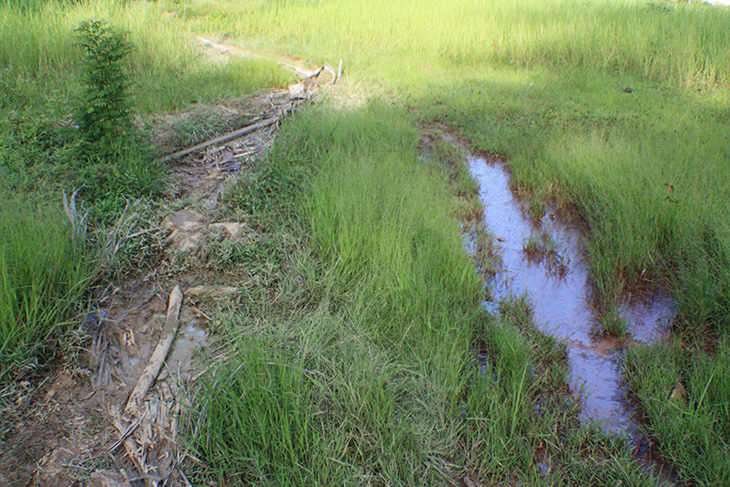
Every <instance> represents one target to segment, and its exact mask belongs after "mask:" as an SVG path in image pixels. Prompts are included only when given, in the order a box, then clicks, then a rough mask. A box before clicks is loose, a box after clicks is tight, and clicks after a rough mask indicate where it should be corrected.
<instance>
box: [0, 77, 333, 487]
mask: <svg viewBox="0 0 730 487" xmlns="http://www.w3.org/2000/svg"><path fill="white" fill-rule="evenodd" d="M303 73H304V74H302V73H299V72H298V74H299V75H301V76H304V75H306V76H304V79H301V81H299V82H297V83H295V84H292V85H290V86H289V87H288V88H287V89H276V90H270V91H267V92H263V93H258V94H256V95H253V96H249V97H247V98H245V99H244V100H243V101H241V100H237V101H236V103H237V104H238V105H240V106H237V107H221V108H222V109H224V110H225V112H226V113H227V114H229V115H230V113H231V112H236V113H240V125H239V126H241V125H243V127H241V128H239V129H237V130H235V131H233V132H230V133H228V134H224V135H222V136H218V137H215V138H214V139H210V140H209V141H206V142H203V143H201V144H197V145H196V146H194V147H191V148H189V149H185V150H181V151H179V152H176V153H174V154H170V155H169V156H166V157H164V158H163V161H164V162H166V163H167V164H168V171H169V174H168V176H169V179H170V181H171V182H172V188H173V190H172V194H170V195H168V198H167V201H168V203H171V202H174V201H185V202H186V203H187V204H188V206H187V207H186V208H184V209H182V210H178V211H175V212H173V213H171V214H168V215H165V214H160V215H157V216H158V217H159V220H158V221H155V222H147V223H148V224H149V225H151V226H152V228H145V229H143V230H142V231H141V232H140V231H138V230H139V228H134V227H133V226H132V225H133V224H138V223H139V222H140V220H139V218H138V213H137V212H136V207H135V205H128V208H127V210H125V212H124V215H122V218H120V221H119V222H118V225H116V226H115V231H117V232H118V233H119V234H120V235H119V237H120V238H121V239H122V240H123V239H125V238H131V237H130V234H131V233H132V232H135V234H136V235H142V234H148V235H150V236H151V238H152V239H153V240H155V241H156V244H155V245H156V246H157V248H158V254H159V255H157V256H156V258H155V259H156V262H155V263H151V265H146V266H144V267H145V268H144V269H138V270H136V271H134V270H129V271H130V272H129V273H128V275H125V277H124V279H123V280H122V281H121V282H118V283H116V286H114V287H111V288H110V290H107V291H106V292H105V293H104V294H103V295H101V296H96V297H95V298H92V299H93V300H94V301H95V303H94V305H93V309H92V311H91V312H90V313H89V314H88V315H87V316H86V317H85V318H84V320H83V327H84V328H85V332H86V333H87V334H88V335H89V336H91V338H92V340H91V343H90V344H89V345H88V349H87V350H85V351H83V353H80V355H79V357H77V359H75V360H74V361H73V363H70V364H67V365H66V366H65V367H63V368H62V369H61V370H57V371H54V372H53V373H52V374H51V375H49V377H48V378H47V379H46V381H44V382H43V384H41V386H39V388H38V390H37V391H35V392H34V393H33V394H34V396H35V397H28V398H26V397H19V399H18V401H17V402H18V403H19V404H20V403H21V401H27V403H28V406H27V407H23V408H19V409H18V417H17V418H15V419H14V421H13V430H12V431H11V432H10V434H9V435H8V437H7V441H6V445H4V450H3V455H2V458H0V485H3V486H5V485H8V486H29V485H33V486H44V487H46V486H58V487H60V486H66V485H69V486H70V485H78V486H87V487H92V486H93V487H101V486H124V487H129V486H131V485H135V486H136V485H144V486H147V487H154V486H161V485H191V484H190V482H189V480H188V479H187V477H186V474H185V472H184V471H183V470H184V465H185V464H186V462H189V461H190V459H189V456H188V454H189V452H187V451H186V447H185V446H184V444H183V443H182V442H181V441H179V430H180V429H181V428H180V423H181V422H182V421H184V420H185V419H184V418H185V414H184V413H185V412H186V411H188V410H189V409H190V406H191V405H192V404H193V397H194V390H195V382H196V379H197V378H198V377H199V376H200V374H201V373H202V372H203V371H204V370H205V367H206V366H205V364H204V362H203V360H202V358H201V357H200V352H201V351H203V350H205V349H207V348H209V347H210V346H211V343H212V339H211V337H210V336H209V332H208V327H209V326H210V322H211V318H210V317H209V316H208V315H207V314H206V312H205V306H201V302H202V301H203V300H206V299H211V298H220V297H223V298H226V297H231V296H235V295H236V294H237V293H238V291H239V289H238V287H239V286H246V285H247V281H246V279H245V276H243V275H231V274H225V273H223V272H222V271H220V272H219V271H217V270H216V269H208V268H207V262H206V255H207V250H206V246H207V245H208V244H209V243H210V242H211V241H212V240H215V239H218V240H221V239H222V240H230V241H233V242H235V243H236V244H238V245H243V246H245V245H248V244H249V243H251V242H252V241H254V240H255V239H256V238H258V234H257V231H256V230H254V229H251V228H249V227H248V226H247V225H246V224H245V222H238V221H236V222H231V221H215V219H214V217H215V215H216V212H215V208H216V207H217V206H218V203H219V200H220V198H221V196H222V194H223V192H224V190H225V187H226V184H227V182H228V181H229V180H230V179H231V178H233V177H234V176H236V175H237V174H238V173H241V172H244V171H247V170H251V169H253V168H255V166H256V163H257V162H256V161H257V159H258V158H260V157H261V156H263V155H265V154H266V153H267V152H268V151H269V150H270V149H271V147H272V144H273V140H274V138H275V137H276V135H277V134H278V131H279V126H280V122H281V120H282V119H283V118H284V117H285V116H287V115H288V114H289V113H291V112H292V111H294V110H296V109H297V108H298V107H299V106H300V105H302V104H303V103H306V102H308V101H311V100H312V98H313V97H314V96H315V95H316V94H317V93H318V91H319V90H320V89H321V88H322V87H324V85H325V84H333V83H334V81H335V80H336V79H337V76H338V75H339V73H336V72H334V71H333V70H332V69H331V68H328V69H327V70H325V68H324V67H322V68H320V69H318V70H306V72H305V71H303ZM175 117H179V114H175ZM237 120H238V119H237ZM133 228H134V230H133ZM183 255H186V256H187V257H184V258H185V259H187V260H186V261H185V262H186V263H185V264H184V265H181V264H180V263H179V261H180V259H181V256H183ZM157 259H159V261H157ZM176 262H177V263H176ZM173 288H175V290H176V291H177V293H178V299H177V305H176V311H175V313H176V316H175V318H174V321H175V322H176V323H175V326H174V328H171V329H172V330H173V331H172V332H171V333H170V331H169V330H168V326H167V323H169V322H170V314H171V309H168V295H170V297H171V299H170V303H172V295H171V294H170V291H171V290H172V289H173ZM181 290H182V291H181ZM176 291H173V293H172V294H175V292H176ZM183 295H184V297H183ZM169 308H172V304H170V306H169ZM166 310H167V313H166ZM178 313H179V314H178ZM166 322H167V323H166ZM163 325H164V326H163ZM165 330H168V331H167V336H166V335H165V333H166V331H165ZM163 342H167V346H166V347H161V344H162V343H163ZM158 349H159V350H158ZM156 355H157V356H162V361H161V362H160V361H159V360H158V363H157V364H154V366H153V364H152V362H153V360H154V357H155V356H156ZM158 358H159V357H158ZM149 370H154V372H152V373H151V374H152V375H153V376H152V377H149V375H150V372H149ZM145 374H146V375H148V377H147V379H150V378H151V381H150V383H149V384H148V385H146V387H145V388H144V389H143V392H142V393H141V395H140V397H135V400H134V401H131V400H130V394H131V393H132V391H133V390H135V391H138V390H139V389H140V388H139V387H135V385H137V386H139V384H141V383H142V382H143V377H144V376H145ZM132 402H133V403H134V404H132ZM125 404H127V407H126V408H125ZM130 404H132V405H133V407H130Z"/></svg>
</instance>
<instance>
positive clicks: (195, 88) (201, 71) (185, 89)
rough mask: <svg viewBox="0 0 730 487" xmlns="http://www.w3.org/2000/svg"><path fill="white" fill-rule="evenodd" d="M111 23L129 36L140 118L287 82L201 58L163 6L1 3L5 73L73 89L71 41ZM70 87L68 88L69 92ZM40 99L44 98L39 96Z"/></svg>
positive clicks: (264, 65) (255, 65)
mask: <svg viewBox="0 0 730 487" xmlns="http://www.w3.org/2000/svg"><path fill="white" fill-rule="evenodd" d="M89 19H95V20H101V19H107V20H109V21H110V22H111V23H112V25H113V26H114V27H115V28H117V29H119V30H121V31H125V32H129V39H130V41H131V43H132V44H133V46H134V48H135V49H134V51H133V53H132V55H131V56H129V62H128V69H129V72H130V77H131V78H132V79H134V80H135V82H136V83H135V86H134V88H135V89H134V90H133V91H134V100H133V101H134V105H135V107H136V109H137V110H139V111H142V112H149V111H163V110H172V109H179V108H183V107H185V106H187V105H189V104H190V103H194V102H198V101H217V100H218V99H220V98H222V97H224V96H238V95H241V94H245V93H250V92H254V91H257V90H260V89H262V88H269V87H272V86H280V85H282V84H284V83H286V82H287V80H289V79H290V78H289V75H288V74H287V73H285V72H284V71H283V70H282V69H281V68H279V67H278V66H277V65H276V64H275V63H274V62H268V61H265V60H261V59H256V60H250V59H235V58H225V59H223V60H222V61H219V60H215V59H213V58H211V57H209V56H206V55H204V54H202V53H201V52H200V49H199V48H198V46H197V45H196V44H195V41H194V39H193V37H192V35H190V34H187V33H186V32H185V31H184V30H182V29H181V28H180V27H179V25H178V24H177V23H176V22H174V19H173V18H172V17H171V16H170V15H169V14H168V13H167V12H166V11H165V9H163V8H162V6H161V5H159V4H155V3H149V2H114V1H101V2H63V1H48V2H37V3H33V4H32V5H30V6H26V3H25V2H15V1H14V0H8V1H3V2H1V3H0V65H3V66H5V67H6V69H7V68H11V69H13V71H14V72H16V73H17V75H23V76H28V77H31V78H36V77H40V78H46V79H50V80H53V83H50V85H51V86H49V87H48V89H55V90H61V91H62V92H63V91H68V90H69V89H72V88H71V87H72V86H73V83H75V79H76V77H77V73H78V72H79V71H80V68H81V49H80V47H79V46H78V45H77V38H76V36H75V33H74V29H76V28H77V27H78V26H79V24H80V23H81V22H83V21H85V20H89ZM69 85H70V86H71V87H70V86H69ZM38 97H39V98H43V94H42V93H40V94H39V95H38Z"/></svg>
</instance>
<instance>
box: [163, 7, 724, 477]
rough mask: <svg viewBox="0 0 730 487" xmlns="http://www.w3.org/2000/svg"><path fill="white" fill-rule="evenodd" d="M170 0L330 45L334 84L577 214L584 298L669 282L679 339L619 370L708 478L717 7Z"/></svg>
mask: <svg viewBox="0 0 730 487" xmlns="http://www.w3.org/2000/svg"><path fill="white" fill-rule="evenodd" d="M177 11H178V13H179V18H180V19H181V20H182V21H184V22H185V23H186V24H187V25H189V26H190V28H191V29H193V30H198V31H206V32H209V33H217V34H221V35H228V36H230V37H231V38H232V39H231V42H236V43H239V44H241V45H244V46H257V47H261V46H262V44H263V46H264V47H268V48H270V49H274V50H279V51H286V52H289V53H291V54H294V55H300V56H304V57H308V58H313V59H320V60H329V61H330V62H333V61H336V60H338V59H339V58H344V59H345V67H346V73H347V74H348V75H349V76H350V79H351V80H353V81H355V82H362V81H366V82H368V85H367V86H369V87H370V89H372V90H374V91H378V92H385V93H387V94H388V96H389V97H390V98H391V99H394V100H396V101H397V102H401V103H404V104H406V105H409V106H411V107H412V108H414V109H415V110H414V112H415V113H416V115H415V116H416V118H418V119H419V120H422V121H431V120H437V121H441V122H445V123H446V124H447V125H449V126H451V127H452V128H455V129H457V130H458V131H459V132H460V133H461V134H462V135H464V136H466V137H468V138H469V139H470V140H471V141H472V143H473V145H474V146H475V147H476V148H477V149H480V150H482V151H485V152H489V153H494V154H499V155H501V156H505V157H506V158H507V159H508V161H509V164H510V167H511V168H512V171H513V174H514V178H515V179H514V181H515V183H516V185H517V187H518V188H519V189H520V190H522V191H524V192H526V193H528V194H531V195H532V196H533V197H535V198H537V199H539V200H551V201H553V202H556V203H558V204H561V205H567V206H570V207H572V208H574V210H575V211H576V212H577V214H578V215H579V216H580V217H581V218H582V219H583V220H584V221H585V223H586V225H587V228H588V230H589V240H588V250H589V256H590V262H591V273H592V277H593V279H594V282H595V285H596V290H597V292H598V293H597V295H598V298H599V306H600V307H601V308H602V309H604V310H606V311H608V312H610V311H612V308H614V307H615V306H616V305H617V303H618V302H619V300H620V299H621V295H622V293H623V292H625V291H634V292H635V291H636V290H637V289H639V290H643V289H656V288H666V289H669V290H671V291H672V292H673V293H674V295H675V300H676V303H677V311H678V314H677V319H676V322H675V328H674V332H675V336H676V337H677V340H678V342H681V344H677V345H675V346H671V347H669V348H666V346H665V345H661V344H660V345H656V346H654V347H650V348H649V349H646V350H638V349H637V350H635V351H632V352H631V353H629V354H628V355H627V370H629V371H630V374H631V377H630V381H631V384H632V387H633V388H634V390H635V391H636V392H637V394H638V395H639V397H641V398H642V401H643V403H644V404H645V408H646V413H647V416H648V417H649V419H650V425H649V426H648V430H649V431H650V433H652V434H653V435H654V437H655V438H656V439H657V440H658V444H659V445H660V448H662V450H663V451H664V452H665V453H666V455H667V457H668V458H671V459H673V460H675V461H676V463H677V464H678V466H679V469H680V475H681V476H682V477H683V478H687V479H693V480H695V481H697V482H698V483H699V484H702V485H721V484H722V483H723V482H725V481H726V479H727V477H728V475H729V474H728V472H729V471H730V465H729V464H728V463H729V462H728V461H727V460H726V459H727V457H728V442H729V441H730V438H729V437H728V434H727V427H728V424H730V415H729V414H728V408H727V400H726V399H723V398H726V397H728V396H729V395H730V389H728V386H727V377H728V376H727V371H726V368H725V367H723V366H721V363H722V356H723V354H724V353H725V352H724V350H725V349H726V344H727V340H726V338H724V337H725V336H726V335H727V333H728V330H729V328H730V326H729V325H730V260H729V258H730V233H728V229H729V228H730V227H728V223H727V222H728V221H729V217H730V214H728V208H729V207H728V204H727V201H728V197H729V196H730V185H729V183H728V181H730V174H729V173H728V167H730V164H728V162H730V151H729V150H728V147H729V146H728V143H727V137H726V136H725V135H724V134H726V133H728V130H729V129H730V126H729V125H730V119H729V118H728V113H730V97H729V95H728V88H729V87H730V86H729V85H728V82H729V81H730V79H729V77H728V75H729V74H730V58H729V56H730V30H729V29H727V25H728V22H729V21H730V12H728V10H727V9H723V8H715V7H710V6H707V5H703V4H697V3H692V4H689V5H688V4H683V3H673V2H672V3H656V4H647V3H646V2H634V1H617V2H600V1H584V2H578V1H565V0H560V1H545V2H520V1H515V2H494V1H457V2H448V3H447V2H439V1H435V0H434V1H427V2H415V1H401V2H361V1H330V2H294V1H292V2H285V1H280V2H273V3H270V4H261V3H258V2H235V3H232V2H231V3H228V2H215V3H214V2H192V3H190V4H185V5H183V6H181V7H180V8H178V10H177ZM360 87H361V88H362V85H361V86H360ZM628 88H631V90H628ZM629 91H630V92H629ZM708 344H709V345H708ZM667 357H674V358H673V359H672V360H670V361H668V359H667ZM691 357H694V358H691ZM668 363H673V364H675V366H672V367H671V368H670V369H667V370H665V367H666V364H668ZM689 363H694V364H695V365H693V366H688V365H687V364H689ZM696 364H701V366H699V365H696ZM660 365H661V366H662V367H659V366H660ZM659 370H663V371H664V372H663V373H662V374H661V380H659V379H660V373H659V372H658V371H659ZM712 371H714V373H713V372H712ZM710 377H712V379H711V380H710ZM678 381H682V382H683V383H685V384H688V385H689V387H688V390H689V397H688V403H687V405H686V407H687V408H689V409H690V410H692V411H694V413H693V415H692V418H696V419H697V420H696V421H690V420H689V419H686V420H685V421H675V422H673V421H667V420H666V416H665V415H664V413H665V411H666V408H668V407H671V406H670V403H669V400H668V399H667V398H668V396H669V393H670V391H671V389H672V387H673V386H674V384H675V383H676V382H678ZM682 417H684V418H689V416H686V415H685V416H682ZM701 425H703V426H701ZM715 454H717V456H716V455H715ZM713 458H717V460H716V461H715V460H713Z"/></svg>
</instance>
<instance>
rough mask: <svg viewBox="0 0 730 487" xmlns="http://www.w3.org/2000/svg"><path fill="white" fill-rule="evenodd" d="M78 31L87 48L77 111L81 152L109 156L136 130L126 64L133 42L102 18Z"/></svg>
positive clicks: (86, 23) (86, 24) (82, 44)
mask: <svg viewBox="0 0 730 487" xmlns="http://www.w3.org/2000/svg"><path fill="white" fill-rule="evenodd" d="M76 32H78V34H79V37H80V40H81V42H80V45H81V47H82V48H83V49H84V84H85V85H86V86H85V87H86V90H85V93H84V96H83V103H82V104H81V106H79V107H78V114H77V115H78V116H77V119H78V124H79V128H80V129H81V133H82V140H83V143H82V145H81V148H82V153H83V154H84V155H87V156H88V155H90V154H96V155H108V154H109V153H110V152H111V151H113V147H114V146H115V145H116V144H117V143H118V141H119V140H120V139H122V141H123V140H124V139H127V138H128V136H130V135H132V133H133V132H134V126H133V125H132V123H131V121H130V118H129V101H128V93H127V92H128V89H129V87H130V85H131V83H130V81H129V78H128V76H127V74H126V73H125V72H124V67H123V63H124V60H125V58H126V57H127V55H128V54H129V53H130V52H131V51H132V45H131V44H130V43H129V42H128V41H127V39H126V36H125V35H124V34H122V33H120V32H117V31H115V30H114V29H113V28H111V27H110V26H109V25H108V24H107V23H106V21H103V20H87V21H85V22H82V23H81V25H80V26H79V27H78V28H77V29H76Z"/></svg>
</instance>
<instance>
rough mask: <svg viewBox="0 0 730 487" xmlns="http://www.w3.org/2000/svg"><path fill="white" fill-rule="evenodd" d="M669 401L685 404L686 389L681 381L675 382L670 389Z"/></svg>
mask: <svg viewBox="0 0 730 487" xmlns="http://www.w3.org/2000/svg"><path fill="white" fill-rule="evenodd" d="M669 400H670V401H682V402H687V388H686V387H685V386H684V384H682V382H681V381H679V382H677V383H676V384H675V385H674V387H673V388H672V392H670V393H669Z"/></svg>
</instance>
